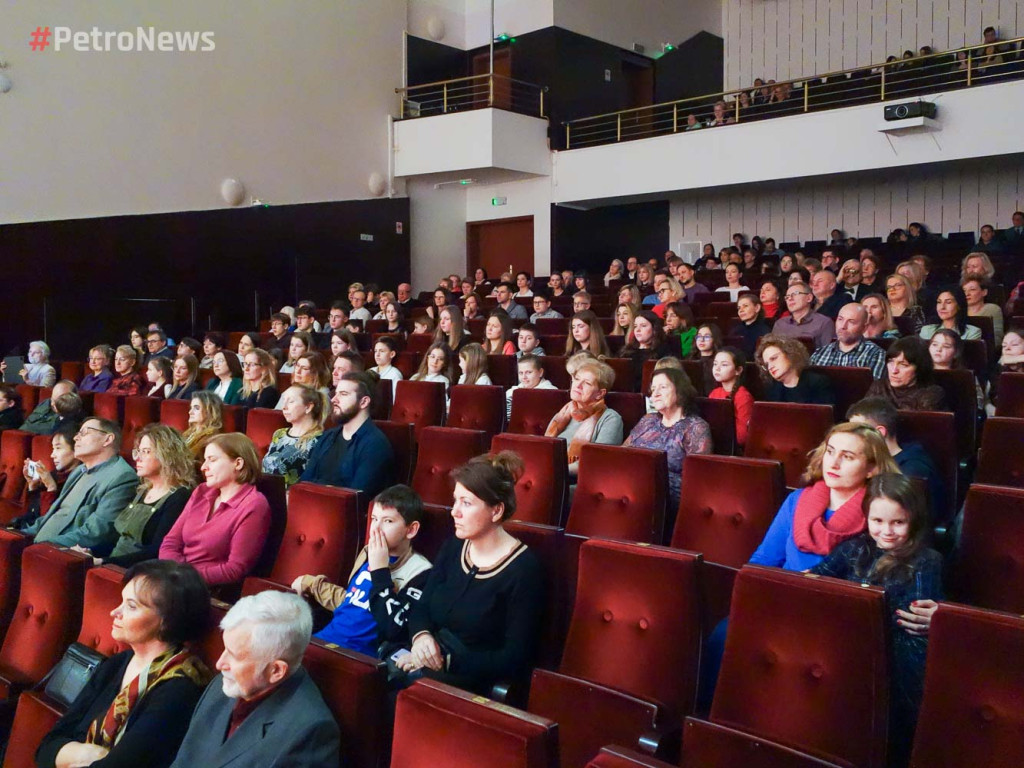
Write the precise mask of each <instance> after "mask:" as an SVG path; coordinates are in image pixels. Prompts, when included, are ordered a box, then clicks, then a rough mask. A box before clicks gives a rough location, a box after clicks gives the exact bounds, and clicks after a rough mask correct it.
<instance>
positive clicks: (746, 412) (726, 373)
mask: <svg viewBox="0 0 1024 768" xmlns="http://www.w3.org/2000/svg"><path fill="white" fill-rule="evenodd" d="M746 362H747V359H746V357H745V356H744V354H743V352H741V351H740V350H738V349H736V348H735V347H723V348H722V349H720V350H719V351H718V353H717V354H716V355H715V362H714V363H713V364H712V366H711V374H712V375H713V376H714V377H715V381H716V382H718V386H717V387H715V388H714V389H713V390H711V392H710V394H709V395H708V397H709V398H711V399H712V400H732V403H733V410H734V411H735V413H736V444H737V445H739V446H740V447H742V446H744V445H746V443H747V429H748V428H749V426H750V415H751V413H752V412H753V410H754V396H753V395H751V394H750V390H748V389H747V388H746V387H745V386H743V373H744V371H743V366H744V364H745V363H746Z"/></svg>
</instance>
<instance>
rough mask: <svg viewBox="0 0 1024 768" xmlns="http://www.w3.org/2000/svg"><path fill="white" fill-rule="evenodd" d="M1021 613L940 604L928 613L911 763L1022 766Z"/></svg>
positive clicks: (935, 767) (944, 767)
mask: <svg viewBox="0 0 1024 768" xmlns="http://www.w3.org/2000/svg"><path fill="white" fill-rule="evenodd" d="M1021 658H1024V619H1022V618H1021V617H1020V616H1011V615H1009V614H1005V613H997V612H995V611H984V610H980V609H978V608H968V607H966V606H961V605H953V604H950V603H943V604H942V605H940V606H939V610H938V611H936V612H935V616H934V617H933V618H932V625H931V629H930V631H929V640H928V666H927V670H926V672H925V679H924V699H923V701H922V704H921V713H920V716H919V717H918V720H917V732H916V734H915V737H914V752H913V755H912V757H911V761H910V764H911V765H912V766H927V767H928V768H954V766H967V765H977V766H985V768H1018V767H1019V766H1021V765H1024V739H1022V738H1021V733H1022V732H1024V707H1022V706H1021V691H1024V667H1022V666H1021V664H1020V663H1019V661H1020V659H1021Z"/></svg>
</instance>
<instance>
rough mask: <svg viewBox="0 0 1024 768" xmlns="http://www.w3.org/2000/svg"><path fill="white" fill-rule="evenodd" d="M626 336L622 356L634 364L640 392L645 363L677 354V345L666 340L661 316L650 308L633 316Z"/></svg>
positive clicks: (637, 389) (637, 386) (636, 384)
mask: <svg viewBox="0 0 1024 768" xmlns="http://www.w3.org/2000/svg"><path fill="white" fill-rule="evenodd" d="M626 337H627V341H626V345H625V346H624V347H623V348H622V357H625V358H627V359H629V361H630V362H631V363H632V364H633V365H632V367H633V381H634V382H635V386H636V391H638V392H639V391H640V386H641V384H640V383H641V381H643V377H644V363H645V362H647V361H648V360H660V359H661V358H663V357H670V356H672V355H673V354H675V352H676V347H674V346H672V345H671V344H669V343H668V342H667V341H666V340H665V332H664V330H663V328H662V322H661V318H660V317H658V316H657V315H656V314H654V312H652V311H651V310H649V309H645V310H644V311H643V312H641V313H640V314H638V315H637V316H636V317H634V318H633V323H632V325H631V326H630V328H629V333H627V334H626Z"/></svg>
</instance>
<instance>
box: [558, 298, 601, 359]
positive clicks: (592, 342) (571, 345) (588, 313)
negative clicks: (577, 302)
mask: <svg viewBox="0 0 1024 768" xmlns="http://www.w3.org/2000/svg"><path fill="white" fill-rule="evenodd" d="M577 352H590V354H592V355H593V356H594V357H608V356H610V355H611V351H610V350H609V349H608V342H607V340H606V339H605V337H604V329H603V328H602V327H601V322H600V321H599V320H598V319H597V315H595V314H594V312H593V311H592V310H589V309H584V310H583V311H582V312H577V313H576V314H575V315H573V316H572V319H571V320H570V321H569V337H568V338H567V339H566V340H565V356H566V357H572V356H573V355H575V354H576V353H577Z"/></svg>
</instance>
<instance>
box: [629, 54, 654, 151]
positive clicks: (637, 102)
mask: <svg viewBox="0 0 1024 768" xmlns="http://www.w3.org/2000/svg"><path fill="white" fill-rule="evenodd" d="M622 78H623V80H624V81H625V84H626V106H625V109H633V108H634V107H649V106H650V105H651V104H653V103H654V67H653V66H651V65H650V64H649V63H638V62H635V61H632V60H627V59H623V60H622ZM652 119H653V110H651V109H638V110H637V111H635V112H628V113H626V114H625V115H623V116H622V138H623V139H625V138H639V137H641V136H649V135H650V133H651V128H652V125H651V123H652Z"/></svg>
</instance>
